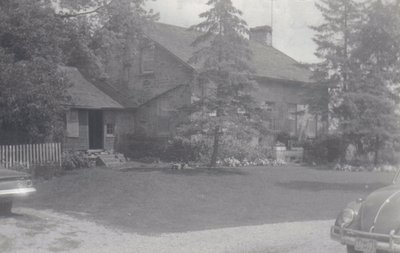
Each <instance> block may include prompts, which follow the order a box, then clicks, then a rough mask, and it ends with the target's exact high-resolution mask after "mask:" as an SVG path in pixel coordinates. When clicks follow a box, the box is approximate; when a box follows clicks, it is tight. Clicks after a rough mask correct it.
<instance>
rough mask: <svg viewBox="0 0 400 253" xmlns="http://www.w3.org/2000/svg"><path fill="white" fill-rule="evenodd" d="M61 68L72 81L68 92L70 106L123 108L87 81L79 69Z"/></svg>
mask: <svg viewBox="0 0 400 253" xmlns="http://www.w3.org/2000/svg"><path fill="white" fill-rule="evenodd" d="M59 69H60V70H61V71H62V72H63V73H64V74H65V76H66V77H67V78H68V80H69V81H70V84H71V86H70V87H68V89H67V93H68V95H69V96H70V98H71V99H70V101H69V103H68V106H71V107H74V108H82V109H122V108H123V106H122V105H121V104H120V103H118V102H117V101H115V100H114V99H112V98H111V97H110V96H108V95H107V94H105V93H104V92H103V91H101V90H100V89H98V88H97V87H96V86H94V85H93V84H92V83H90V82H89V81H87V80H86V79H85V78H84V77H83V76H82V74H81V73H80V72H79V70H78V69H76V68H74V67H64V66H60V67H59Z"/></svg>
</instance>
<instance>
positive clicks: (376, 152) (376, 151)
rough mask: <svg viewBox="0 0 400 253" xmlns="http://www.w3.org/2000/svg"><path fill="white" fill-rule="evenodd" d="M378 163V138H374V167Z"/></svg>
mask: <svg viewBox="0 0 400 253" xmlns="http://www.w3.org/2000/svg"><path fill="white" fill-rule="evenodd" d="M378 162H379V136H376V137H375V156H374V165H375V166H377V165H378Z"/></svg>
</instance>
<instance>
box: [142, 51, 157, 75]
mask: <svg viewBox="0 0 400 253" xmlns="http://www.w3.org/2000/svg"><path fill="white" fill-rule="evenodd" d="M154 51H155V50H154V46H146V47H144V48H142V51H141V57H140V59H141V64H140V66H141V73H142V74H148V73H153V72H154Z"/></svg>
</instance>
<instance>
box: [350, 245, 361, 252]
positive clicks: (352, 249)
mask: <svg viewBox="0 0 400 253" xmlns="http://www.w3.org/2000/svg"><path fill="white" fill-rule="evenodd" d="M347 253H362V252H361V251H358V250H355V249H354V246H351V245H347Z"/></svg>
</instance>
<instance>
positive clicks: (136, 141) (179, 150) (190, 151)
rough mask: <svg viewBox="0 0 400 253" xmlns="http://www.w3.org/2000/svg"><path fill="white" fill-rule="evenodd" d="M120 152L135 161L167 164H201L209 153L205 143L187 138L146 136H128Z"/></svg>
mask: <svg viewBox="0 0 400 253" xmlns="http://www.w3.org/2000/svg"><path fill="white" fill-rule="evenodd" d="M119 151H120V152H121V153H123V154H124V155H125V156H126V157H128V158H130V159H133V160H138V161H142V160H146V161H158V160H162V161H165V162H189V161H190V162H199V161H201V159H202V157H203V156H204V155H205V154H206V153H207V151H208V148H207V145H206V143H205V142H204V141H200V140H188V139H185V138H179V137H176V138H172V139H166V138H154V137H144V136H135V135H131V136H127V139H126V140H125V144H124V145H123V146H121V147H120V149H119Z"/></svg>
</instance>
